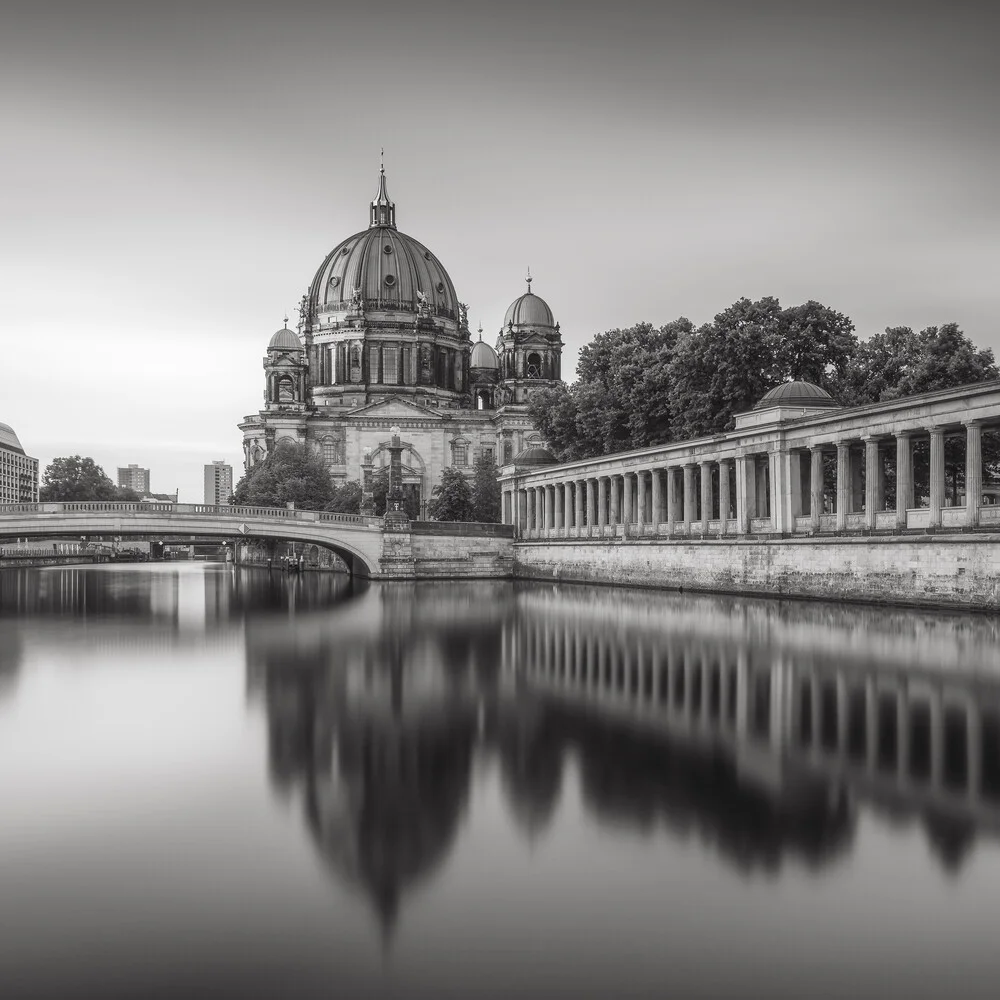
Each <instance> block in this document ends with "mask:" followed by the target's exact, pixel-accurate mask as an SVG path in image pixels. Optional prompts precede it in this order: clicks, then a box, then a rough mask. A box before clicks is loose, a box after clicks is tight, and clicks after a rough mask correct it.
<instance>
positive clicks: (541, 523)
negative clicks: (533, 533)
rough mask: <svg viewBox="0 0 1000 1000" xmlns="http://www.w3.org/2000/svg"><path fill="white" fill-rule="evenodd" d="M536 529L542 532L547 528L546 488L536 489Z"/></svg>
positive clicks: (537, 487) (538, 487)
mask: <svg viewBox="0 0 1000 1000" xmlns="http://www.w3.org/2000/svg"><path fill="white" fill-rule="evenodd" d="M535 497H536V501H535V515H536V519H535V529H536V530H537V531H542V530H543V529H544V528H545V487H544V486H536V487H535Z"/></svg>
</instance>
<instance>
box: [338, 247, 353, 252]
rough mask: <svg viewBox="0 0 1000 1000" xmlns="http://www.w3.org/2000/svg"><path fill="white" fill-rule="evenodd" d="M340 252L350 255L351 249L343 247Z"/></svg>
mask: <svg viewBox="0 0 1000 1000" xmlns="http://www.w3.org/2000/svg"><path fill="white" fill-rule="evenodd" d="M340 252H341V253H350V252H351V248H350V247H344V249H343V250H341V251H340Z"/></svg>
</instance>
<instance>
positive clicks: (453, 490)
mask: <svg viewBox="0 0 1000 1000" xmlns="http://www.w3.org/2000/svg"><path fill="white" fill-rule="evenodd" d="M428 513H429V514H430V516H431V517H432V518H434V520H435V521H472V520H474V518H473V514H472V487H471V486H470V485H469V481H468V479H466V478H465V476H464V475H463V474H462V473H461V472H459V471H458V469H451V468H449V469H445V470H444V472H443V473H442V475H441V482H440V483H439V484H438V485H437V486H435V487H434V492H433V493H432V494H431V501H430V503H429V504H428Z"/></svg>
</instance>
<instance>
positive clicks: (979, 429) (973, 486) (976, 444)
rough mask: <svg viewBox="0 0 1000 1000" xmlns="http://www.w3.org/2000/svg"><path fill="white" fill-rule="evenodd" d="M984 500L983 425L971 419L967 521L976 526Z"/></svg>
mask: <svg viewBox="0 0 1000 1000" xmlns="http://www.w3.org/2000/svg"><path fill="white" fill-rule="evenodd" d="M982 502H983V425H982V424H981V423H980V422H979V421H978V420H970V421H969V422H968V423H967V424H966V425H965V523H966V525H967V526H968V527H970V528H974V527H975V526H976V525H977V524H979V507H980V504H982Z"/></svg>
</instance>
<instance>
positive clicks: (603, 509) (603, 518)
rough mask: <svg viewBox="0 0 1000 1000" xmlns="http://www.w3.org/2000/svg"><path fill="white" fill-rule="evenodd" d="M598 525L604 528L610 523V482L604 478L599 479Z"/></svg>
mask: <svg viewBox="0 0 1000 1000" xmlns="http://www.w3.org/2000/svg"><path fill="white" fill-rule="evenodd" d="M597 523H598V524H599V525H600V526H601V527H602V528H603V527H604V526H605V525H606V524H607V523H608V481H607V479H606V478H605V477H604V476H599V477H598V479H597Z"/></svg>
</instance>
